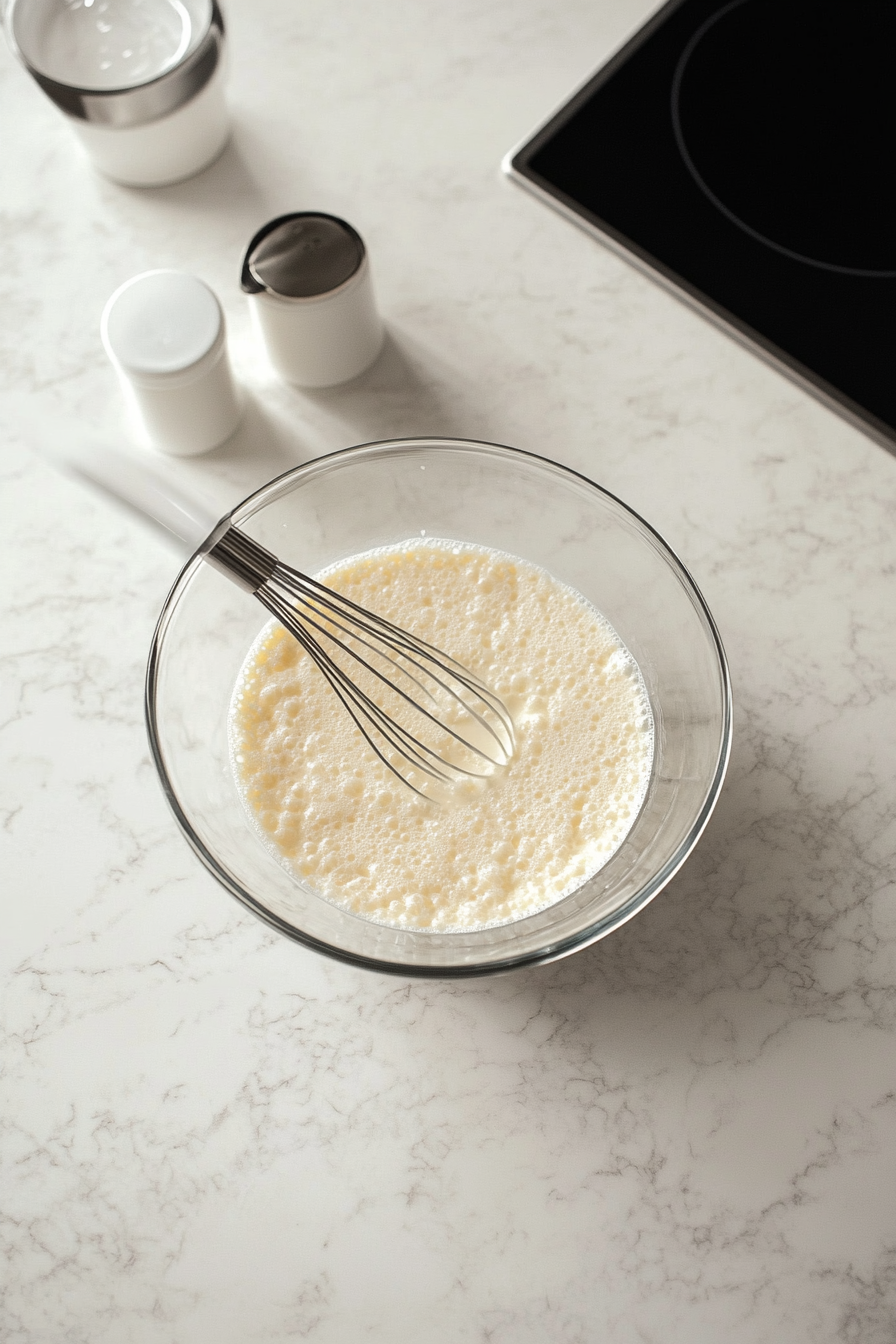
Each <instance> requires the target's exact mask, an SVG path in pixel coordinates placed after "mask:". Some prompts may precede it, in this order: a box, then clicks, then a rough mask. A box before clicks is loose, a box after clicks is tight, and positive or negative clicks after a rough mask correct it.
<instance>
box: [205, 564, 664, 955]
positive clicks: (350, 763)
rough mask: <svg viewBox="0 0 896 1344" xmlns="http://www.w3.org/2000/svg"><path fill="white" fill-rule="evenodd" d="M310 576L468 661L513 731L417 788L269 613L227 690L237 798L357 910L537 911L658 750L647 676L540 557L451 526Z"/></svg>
mask: <svg viewBox="0 0 896 1344" xmlns="http://www.w3.org/2000/svg"><path fill="white" fill-rule="evenodd" d="M322 577H323V578H324V579H325V581H326V583H327V584H329V585H330V587H332V588H336V589H337V590H338V591H339V592H341V593H344V594H345V595H346V596H348V597H350V598H351V599H352V600H353V601H355V602H357V603H359V604H360V605H362V606H364V607H367V608H369V609H370V610H372V611H376V612H377V613H378V614H380V615H382V616H385V617H387V618H388V619H390V620H392V621H394V622H395V623H396V624H398V625H401V626H404V627H405V628H407V629H409V630H412V631H413V632H414V633H415V634H416V635H419V636H420V637H421V638H423V639H425V640H427V641H429V642H430V643H432V644H435V645H437V646H438V647H440V648H443V649H445V650H446V651H447V652H449V653H451V654H452V655H453V656H454V657H455V658H457V659H458V660H459V661H460V662H462V663H464V664H465V665H466V666H468V667H470V668H471V669H472V670H473V671H475V672H476V673H478V675H479V676H481V677H482V678H483V679H484V680H485V681H486V682H487V683H488V684H489V685H490V686H491V687H492V688H493V689H494V690H495V691H496V692H497V693H498V694H499V695H500V696H501V698H502V699H503V701H504V703H505V705H506V706H507V708H508V709H509V710H510V712H511V714H512V716H513V720H514V724H515V729H516V749H515V752H514V756H513V759H512V760H511V761H510V763H509V764H508V765H506V766H504V767H503V768H502V769H500V770H499V771H498V772H497V773H496V774H495V776H494V777H493V778H491V779H489V780H487V781H486V782H485V783H484V784H479V785H477V786H471V787H470V788H468V789H465V790H460V791H459V793H458V795H457V797H456V799H455V800H454V801H453V802H452V803H451V804H449V805H438V804H436V803H433V802H429V801H426V800H424V799H421V798H418V797H416V796H415V795H414V794H413V793H412V792H411V791H410V790H409V789H407V788H406V787H405V786H404V785H403V784H401V783H400V782H399V781H398V780H397V779H395V777H394V776H393V775H391V774H390V772H389V771H388V770H387V768H386V767H385V766H384V765H383V764H382V763H381V762H379V761H378V760H377V759H376V758H375V756H374V755H373V753H372V751H371V750H370V749H369V748H368V747H367V745H366V744H365V743H364V741H363V739H362V738H361V736H360V734H359V733H358V730H357V729H356V728H355V726H354V724H353V723H352V722H351V720H350V719H349V717H348V715H347V714H346V713H345V712H344V710H343V709H342V708H341V706H340V705H339V703H338V701H337V700H336V698H335V696H334V695H333V693H332V691H331V690H330V689H329V687H328V686H327V684H326V683H325V681H324V679H323V678H322V676H321V675H320V673H319V672H318V671H317V669H316V668H315V667H314V666H313V665H312V663H311V661H310V659H309V658H308V657H307V655H305V654H304V653H303V652H302V650H301V649H300V648H299V646H298V644H297V643H296V642H295V640H293V639H292V638H291V637H290V636H289V635H287V634H286V632H285V631H284V630H283V629H282V627H281V626H280V625H279V624H277V622H275V621H272V622H270V623H269V624H268V625H267V626H266V627H265V628H264V629H263V630H262V632H261V634H260V635H259V637H258V639H257V640H256V641H255V644H254V645H253V647H252V648H251V649H250V651H249V654H248V656H247V658H246V661H245V664H244V665H243V669H242V672H241V674H240V677H239V679H238V682H237V685H236V689H235V691H234V697H233V703H232V708H231V717H230V729H231V747H232V753H233V767H234V774H235V777H236V780H237V784H238V787H239V790H240V794H241V796H242V798H243V801H244V803H245V806H246V808H247V811H248V813H249V816H250V818H251V820H252V822H253V824H254V826H255V827H256V829H257V830H258V832H259V834H260V835H261V837H262V839H263V840H264V842H265V844H266V845H267V846H268V847H269V848H270V849H271V850H272V851H273V852H274V854H275V855H276V856H277V858H278V859H279V860H280V862H281V863H282V864H283V865H284V866H285V867H286V868H287V869H288V871H290V872H291V873H293V874H294V876H295V877H297V878H298V879H299V880H300V881H302V882H303V883H304V884H305V885H306V886H309V887H310V888H312V890H314V891H315V892H317V893H318V894H319V895H321V896H323V897H325V898H326V899H327V900H329V901H332V902H333V903H334V904H336V905H340V906H343V907H345V908H346V909H347V910H350V911H352V913H354V914H357V915H361V916H363V917H365V918H367V919H372V920H376V921H378V922H380V923H386V924H392V925H396V926H398V927H400V928H413V929H430V930H448V929H476V928H482V927H484V926H486V925H489V924H496V923H503V922H506V921H508V920H514V919H519V918H521V917H522V916H524V915H529V914H532V913H534V912H535V911H536V910H539V909H541V908H543V907H544V906H546V905H549V904H552V903H553V902H554V901H556V900H558V899H559V898H560V897H562V896H564V895H567V894H568V893H569V892H571V891H573V890H575V889H576V888H577V887H578V886H580V885H581V883H582V882H584V881H585V879H586V878H588V877H589V876H591V874H593V873H594V872H596V870H597V869H598V868H600V867H601V866H602V865H603V864H604V863H606V861H607V860H608V859H609V858H610V856H611V855H612V854H613V853H615V851H616V850H617V849H618V848H619V846H620V845H621V843H622V841H623V840H624V839H625V836H626V834H627V833H628V831H629V830H630V828H631V826H632V823H633V821H634V819H635V817H636V816H637V814H638V811H639V809H640V807H641V803H642V802H643V799H644V795H645V792H646V789H647V784H648V781H649V777H650V770H651V765H652V760H653V720H652V716H651V712H650V705H649V701H648V698H647V693H646V690H645V688H644V683H643V680H642V678H641V675H640V672H639V670H638V667H637V665H636V663H635V661H634V659H633V658H632V657H631V655H630V654H629V652H628V650H627V649H626V648H625V646H624V645H623V643H622V642H621V640H620V639H619V636H618V635H617V634H616V632H615V631H614V630H613V628H612V627H611V626H610V625H609V623H608V622H607V621H606V620H605V619H604V618H603V617H602V616H601V615H600V614H599V613H598V612H597V611H596V610H595V609H594V608H593V607H592V606H590V605H589V604H588V603H587V602H586V601H585V599H584V598H582V597H581V596H580V595H579V594H578V593H576V592H574V591H573V590H572V589H571V588H568V587H566V586H565V585H563V584H560V583H558V582H557V580H555V579H553V578H552V577H551V576H550V575H549V574H548V573H547V572H546V571H545V570H543V569H539V568H537V567H536V566H534V565H531V564H529V563H527V562H525V561H523V560H519V559H517V558H516V557H514V556H510V555H506V554H504V553H503V552H500V551H493V550H487V549H485V548H479V547H473V546H469V545H460V544H458V543H451V542H438V541H409V542H406V543H404V544H402V545H399V546H396V547H394V548H389V549H383V550H379V551H373V552H368V553H367V554H365V555H362V556H356V557H353V558H352V559H350V560H347V561H345V562H343V563H342V564H340V565H338V566H337V567H335V568H333V569H331V570H328V571H327V572H326V574H325V575H324V576H322Z"/></svg>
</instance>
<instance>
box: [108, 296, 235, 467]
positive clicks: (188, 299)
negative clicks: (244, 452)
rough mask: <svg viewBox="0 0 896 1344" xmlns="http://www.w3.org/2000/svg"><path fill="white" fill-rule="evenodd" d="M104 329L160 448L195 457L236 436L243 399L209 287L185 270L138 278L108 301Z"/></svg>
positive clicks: (151, 436)
mask: <svg viewBox="0 0 896 1344" xmlns="http://www.w3.org/2000/svg"><path fill="white" fill-rule="evenodd" d="M100 331H101V334H102V338H103V345H104V346H105V347H106V353H107V354H108V356H109V359H110V360H111V361H112V364H113V366H114V368H115V370H116V372H117V373H118V376H119V378H120V380H121V382H122V385H123V387H124V388H125V390H126V393H127V394H128V396H129V398H130V399H131V401H132V402H133V403H134V404H135V405H136V409H137V411H138V414H139V416H140V419H141V420H142V422H143V425H144V428H145V430H146V433H147V436H148V437H149V439H150V440H151V441H152V443H153V444H154V446H155V447H156V448H158V449H159V450H160V451H161V452H163V453H170V454H172V455H173V456H175V457H193V456H195V455H196V454H197V453H205V452H208V451H209V449H211V448H215V447H217V445H218V444H220V443H223V442H224V440H225V439H227V438H229V437H230V435H231V434H232V433H233V431H234V430H235V429H236V427H237V425H238V423H239V420H240V405H239V398H238V396H237V391H236V388H235V386H234V382H233V375H232V373H231V370H230V361H229V359H228V357H227V343H226V332H225V325H224V314H223V312H222V311H221V305H220V303H219V302H218V299H217V297H216V296H215V295H214V294H213V293H212V291H211V290H210V289H209V287H208V285H205V284H203V282H202V281H201V280H199V279H197V277H196V276H194V275H185V274H183V273H182V272H181V271H146V272H145V273H144V274H143V275H135V276H134V277H133V279H131V280H128V281H126V283H125V284H123V285H122V286H121V287H120V288H119V289H117V290H116V291H115V293H114V294H113V295H112V297H111V298H110V299H109V302H108V303H107V304H106V307H105V310H104V312H103V317H102V322H101V325H100Z"/></svg>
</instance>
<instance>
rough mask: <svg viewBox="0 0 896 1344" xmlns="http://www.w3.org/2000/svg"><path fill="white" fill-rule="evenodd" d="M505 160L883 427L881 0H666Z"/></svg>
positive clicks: (886, 215)
mask: <svg viewBox="0 0 896 1344" xmlns="http://www.w3.org/2000/svg"><path fill="white" fill-rule="evenodd" d="M509 169H510V172H511V174H512V175H513V176H514V177H516V178H517V179H518V180H520V181H522V182H523V183H524V184H525V185H527V186H529V187H531V188H533V189H535V190H536V191H538V192H539V193H546V194H547V196H548V197H549V198H550V200H551V202H552V203H553V204H557V205H559V206H561V207H562V208H565V209H566V210H567V211H571V212H573V213H574V214H575V215H576V216H577V217H578V218H579V220H581V221H584V222H585V223H587V224H589V225H591V226H592V227H593V228H594V229H595V230H596V231H598V232H599V233H601V234H602V235H604V236H605V237H606V238H607V239H609V240H610V241H611V242H613V243H615V244H616V245H617V246H621V247H622V248H623V249H625V250H626V251H628V252H629V253H631V254H634V256H635V257H636V258H637V259H638V260H639V261H640V262H641V263H642V264H646V265H647V266H648V267H649V268H651V269H652V270H653V271H655V272H658V273H659V274H660V275H661V276H662V277H663V278H665V279H666V280H667V281H671V282H673V283H674V284H675V285H677V286H678V287H679V288H680V289H682V290H684V291H685V293H686V294H687V295H689V296H690V297H691V298H692V299H695V300H697V301H698V302H700V303H701V304H703V305H705V306H706V307H707V308H709V309H710V310H711V311H712V312H713V313H714V314H715V316H716V317H718V318H721V319H722V320H724V321H725V322H727V323H728V324H729V325H731V326H732V327H734V328H735V329H736V330H737V331H738V332H739V333H740V334H741V336H744V337H746V338H747V339H748V340H750V341H752V342H753V343H755V344H756V345H758V346H759V347H760V348H761V349H762V350H763V351H764V352H765V353H766V354H768V355H771V356H772V357H773V358H775V359H777V360H778V361H780V362H781V363H782V364H784V365H785V366H786V367H787V368H788V369H789V370H790V371H792V372H793V373H795V374H796V375H797V376H799V377H801V378H803V379H805V380H807V381H808V382H809V383H811V384H812V385H814V386H815V387H816V388H817V389H819V390H820V391H821V392H822V393H823V394H824V395H826V396H827V397H828V398H830V399H832V400H834V401H835V402H837V403H839V404H840V405H841V406H842V407H843V408H844V409H846V410H847V411H848V412H850V413H851V414H852V415H854V416H857V417H859V418H860V419H861V420H862V421H864V422H865V423H866V424H867V425H869V426H871V427H872V428H874V429H876V430H877V431H878V432H879V433H881V434H884V435H885V436H886V437H887V438H889V439H896V189H894V186H893V178H894V176H896V3H893V0H842V2H841V3H834V2H833V0H731V2H730V3H727V4H719V2H718V0H673V2H672V3H671V4H667V5H666V6H665V7H664V8H663V9H661V10H660V11H659V13H658V14H657V15H656V16H655V17H654V18H653V19H652V20H651V21H650V22H649V23H648V24H647V25H646V27H645V28H643V29H642V30H641V31H640V32H639V33H637V34H636V35H635V37H634V38H632V40H631V41H630V42H629V43H627V45H626V46H625V47H623V48H622V50H621V51H619V52H618V53H617V54H616V56H614V57H613V58H612V60H611V61H610V62H609V63H608V64H607V65H606V66H604V67H603V68H602V69H601V70H599V71H598V73H597V74H596V75H595V76H594V77H593V79H592V80H590V81H589V83H588V84H587V85H586V86H585V88H583V89H582V90H581V91H580V92H579V93H578V94H577V95H576V96H575V97H574V98H573V99H572V101H571V102H570V103H569V104H568V105H567V106H566V107H565V108H564V109H563V110H562V111H561V112H559V113H558V114H557V115H556V116H555V117H553V118H552V120H551V121H550V122H549V123H548V124H547V125H546V126H545V127H544V128H543V129H542V130H541V131H539V132H538V133H537V134H536V135H535V136H534V137H533V138H532V140H530V141H529V143H528V144H527V145H526V146H525V147H524V148H523V149H521V150H519V151H518V152H517V153H515V154H514V155H513V157H512V159H511V160H510V165H509Z"/></svg>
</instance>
